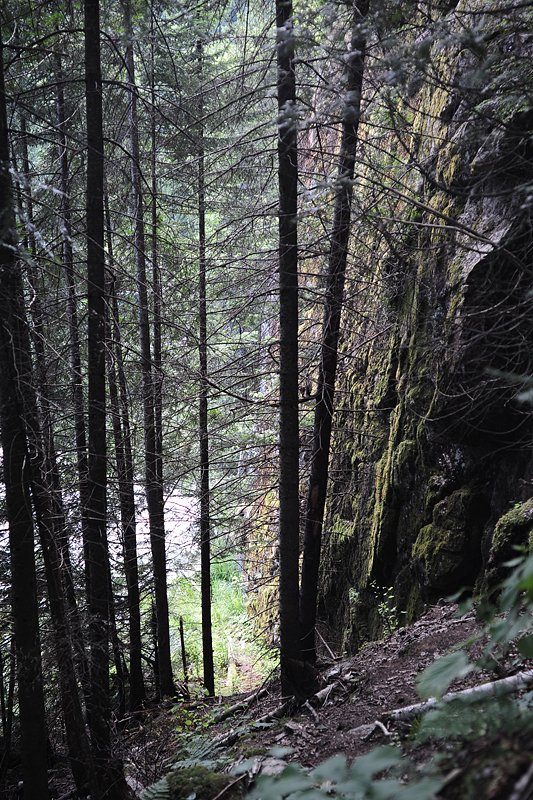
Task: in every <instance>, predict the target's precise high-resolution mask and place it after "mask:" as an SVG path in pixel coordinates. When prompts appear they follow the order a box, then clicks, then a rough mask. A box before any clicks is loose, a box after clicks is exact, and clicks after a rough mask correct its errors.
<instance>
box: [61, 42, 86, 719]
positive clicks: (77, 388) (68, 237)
mask: <svg viewBox="0 0 533 800" xmlns="http://www.w3.org/2000/svg"><path fill="white" fill-rule="evenodd" d="M55 68H56V86H57V90H56V118H57V135H58V146H59V173H60V185H61V217H62V227H63V269H64V273H65V285H66V294H67V319H68V330H69V355H70V374H71V392H72V402H73V409H74V432H75V441H76V466H77V473H78V487H79V497H80V515H81V527H82V536H83V545H84V553H85V571H86V575H85V578H86V585H87V582H88V565H89V556H88V552H87V547H88V539H87V520H88V517H87V509H88V490H89V484H88V462H87V436H86V429H85V413H84V400H83V381H82V372H81V355H80V338H79V331H78V311H77V299H76V287H75V280H74V260H73V253H72V219H71V217H72V215H71V208H70V182H69V165H68V156H67V153H68V147H67V131H66V117H67V114H66V110H65V96H64V91H63V70H62V65H61V57H60V56H59V54H57V55H56V60H55ZM59 543H60V549H61V557H62V569H63V581H64V584H65V594H66V600H67V605H68V609H69V612H70V622H71V626H72V632H73V634H74V637H73V641H74V649H75V652H76V662H77V666H78V670H79V674H80V680H81V684H82V687H83V693H84V697H85V703H86V707H87V711H89V710H90V705H91V701H90V677H89V662H88V658H87V652H86V649H85V641H84V636H83V631H82V625H81V620H80V615H79V610H78V605H77V601H76V592H75V587H74V581H73V577H72V569H71V566H70V554H69V545H68V537H67V531H66V529H65V531H64V535H62V537H61V539H60V542H59Z"/></svg>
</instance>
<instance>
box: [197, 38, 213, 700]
mask: <svg viewBox="0 0 533 800" xmlns="http://www.w3.org/2000/svg"><path fill="white" fill-rule="evenodd" d="M196 53H197V57H198V62H199V74H200V79H201V76H202V55H203V49H202V43H201V41H199V42H198V43H197V45H196ZM200 98H201V92H200ZM202 114H203V102H202V99H200V104H199V109H198V116H199V119H200V124H199V131H198V140H199V141H198V246H199V266H200V269H199V276H198V278H199V280H198V287H199V309H198V310H199V319H200V337H199V346H198V347H199V358H200V390H199V430H200V559H201V595H202V654H203V662H204V686H205V688H206V690H207V692H208V694H209V695H213V694H214V693H215V673H214V667H213V638H212V627H211V530H210V529H211V525H210V513H209V505H210V503H209V431H208V390H209V382H208V377H209V376H208V365H207V295H206V249H205V244H206V242H205V175H204V169H205V164H204V144H203V124H202V121H201V118H202Z"/></svg>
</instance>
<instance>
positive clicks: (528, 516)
mask: <svg viewBox="0 0 533 800" xmlns="http://www.w3.org/2000/svg"><path fill="white" fill-rule="evenodd" d="M532 538H533V498H531V499H529V500H526V501H525V502H523V503H517V504H516V505H515V506H514V508H512V509H511V510H510V511H508V512H507V513H506V514H504V515H503V517H500V519H499V520H498V522H497V523H496V527H495V528H494V534H493V537H492V544H491V548H490V555H489V559H488V563H487V569H486V572H485V575H484V578H483V581H482V584H481V588H482V591H488V592H491V591H493V590H494V589H495V588H496V587H497V585H498V584H499V583H500V581H501V580H502V579H503V578H504V577H505V575H506V573H507V570H506V568H505V567H504V564H505V562H506V561H508V560H509V559H511V558H513V557H514V556H516V551H515V549H514V547H515V546H516V545H522V546H524V545H528V546H529V548H530V550H531V548H532V544H533V541H532Z"/></svg>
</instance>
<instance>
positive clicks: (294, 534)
mask: <svg viewBox="0 0 533 800" xmlns="http://www.w3.org/2000/svg"><path fill="white" fill-rule="evenodd" d="M276 26H277V70H278V76H277V92H278V123H277V125H278V180H279V330H280V350H279V393H280V398H279V402H280V411H279V616H280V657H281V685H282V694H283V695H284V696H287V695H293V694H298V687H297V686H296V685H295V678H294V672H295V670H294V663H295V662H298V661H300V657H301V654H300V630H299V619H298V557H299V486H298V481H299V477H298V476H299V433H298V240H297V210H298V209H297V202H298V197H297V193H298V163H297V138H296V137H297V125H296V119H295V113H296V83H295V75H294V38H293V30H292V3H291V2H290V0H289V1H287V0H277V2H276Z"/></svg>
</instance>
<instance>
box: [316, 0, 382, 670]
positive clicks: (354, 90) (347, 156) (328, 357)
mask: <svg viewBox="0 0 533 800" xmlns="http://www.w3.org/2000/svg"><path fill="white" fill-rule="evenodd" d="M368 5H369V3H368V0H354V2H353V24H352V38H351V46H350V53H349V56H348V59H347V60H346V77H347V91H346V101H345V105H344V112H343V122H342V138H341V147H340V157H339V173H338V177H337V182H336V189H335V206H334V211H333V228H332V232H331V238H330V251H329V262H328V274H327V279H326V281H327V283H326V295H325V303H324V318H323V323H322V347H321V353H320V366H319V373H318V383H317V390H316V406H315V419H314V430H313V449H312V458H311V474H310V476H309V488H308V494H307V511H306V518H305V534H304V550H303V561H302V582H301V591H300V625H301V633H302V655H303V658H304V659H305V660H307V661H315V660H316V647H315V624H316V601H317V591H318V570H319V566H320V550H321V540H322V524H323V520H324V506H325V502H326V491H327V484H328V463H329V451H330V441H331V425H332V420H333V410H334V405H333V398H334V392H335V375H336V371H337V347H338V342H339V330H340V322H341V311H342V302H343V296H344V278H345V274H346V260H347V257H348V241H349V237H350V217H351V206H352V194H353V175H354V165H355V156H356V150H357V138H358V137H357V134H358V128H359V119H360V114H361V91H362V86H363V72H364V63H365V48H366V38H365V31H364V22H365V18H366V15H367V13H368Z"/></svg>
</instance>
